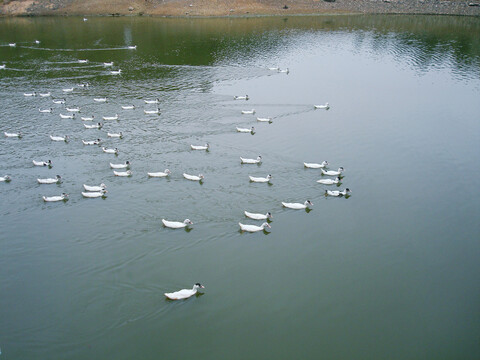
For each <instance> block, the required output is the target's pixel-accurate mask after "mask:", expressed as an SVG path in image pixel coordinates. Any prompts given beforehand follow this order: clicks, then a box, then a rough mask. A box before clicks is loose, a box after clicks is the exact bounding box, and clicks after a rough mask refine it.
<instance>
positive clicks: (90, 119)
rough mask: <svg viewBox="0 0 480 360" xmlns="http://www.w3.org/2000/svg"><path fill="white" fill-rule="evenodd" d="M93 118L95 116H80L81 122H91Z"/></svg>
mask: <svg viewBox="0 0 480 360" xmlns="http://www.w3.org/2000/svg"><path fill="white" fill-rule="evenodd" d="M94 118H95V116H93V115H92V116H81V117H80V119H82V120H83V121H93V119H94Z"/></svg>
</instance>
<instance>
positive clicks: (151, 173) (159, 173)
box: [147, 169, 171, 177]
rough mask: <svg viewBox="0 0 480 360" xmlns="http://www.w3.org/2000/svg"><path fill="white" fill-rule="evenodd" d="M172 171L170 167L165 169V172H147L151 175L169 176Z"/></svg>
mask: <svg viewBox="0 0 480 360" xmlns="http://www.w3.org/2000/svg"><path fill="white" fill-rule="evenodd" d="M170 174H171V172H170V170H168V169H165V171H164V172H161V171H160V172H147V175H148V176H150V177H167V176H168V175H170Z"/></svg>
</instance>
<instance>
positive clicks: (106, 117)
mask: <svg viewBox="0 0 480 360" xmlns="http://www.w3.org/2000/svg"><path fill="white" fill-rule="evenodd" d="M102 118H103V120H118V114H115V116H102Z"/></svg>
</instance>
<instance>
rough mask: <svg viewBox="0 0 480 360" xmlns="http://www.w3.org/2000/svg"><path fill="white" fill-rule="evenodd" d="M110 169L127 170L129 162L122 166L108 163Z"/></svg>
mask: <svg viewBox="0 0 480 360" xmlns="http://www.w3.org/2000/svg"><path fill="white" fill-rule="evenodd" d="M110 167H111V168H112V169H128V168H129V167H130V161H125V163H124V164H112V163H110Z"/></svg>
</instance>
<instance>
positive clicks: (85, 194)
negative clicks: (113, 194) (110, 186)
mask: <svg viewBox="0 0 480 360" xmlns="http://www.w3.org/2000/svg"><path fill="white" fill-rule="evenodd" d="M82 196H83V197H84V198H92V199H94V198H99V197H101V198H106V197H107V190H101V191H92V192H84V191H82Z"/></svg>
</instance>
